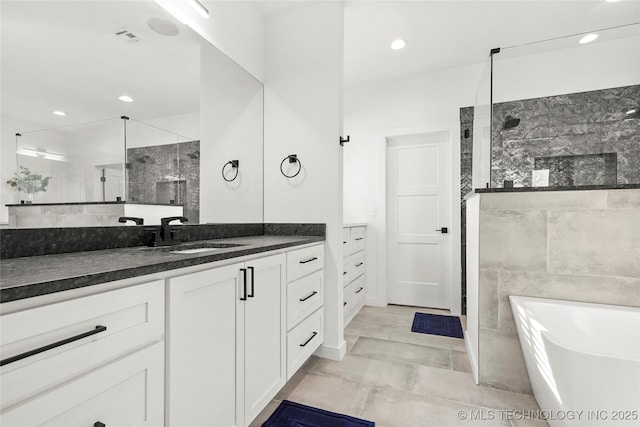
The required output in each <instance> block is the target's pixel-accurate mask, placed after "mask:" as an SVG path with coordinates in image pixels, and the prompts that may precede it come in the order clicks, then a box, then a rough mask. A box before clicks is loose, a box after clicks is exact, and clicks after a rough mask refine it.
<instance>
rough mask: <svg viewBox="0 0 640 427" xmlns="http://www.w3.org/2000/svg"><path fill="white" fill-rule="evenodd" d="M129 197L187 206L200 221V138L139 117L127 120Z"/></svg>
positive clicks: (191, 216)
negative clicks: (163, 127) (162, 126)
mask: <svg viewBox="0 0 640 427" xmlns="http://www.w3.org/2000/svg"><path fill="white" fill-rule="evenodd" d="M126 147H127V149H126V153H127V179H126V180H127V200H128V201H129V202H130V203H137V204H155V205H177V206H183V209H184V211H183V212H184V216H186V217H187V218H189V222H193V223H197V222H198V221H199V199H200V141H199V140H197V139H194V138H190V137H187V136H184V135H179V134H177V133H175V132H171V131H168V130H166V129H162V128H160V127H157V126H154V125H151V124H149V123H144V122H141V121H137V120H129V121H128V122H127V141H126Z"/></svg>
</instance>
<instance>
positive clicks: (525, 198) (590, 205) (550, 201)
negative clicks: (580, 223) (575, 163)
mask: <svg viewBox="0 0 640 427" xmlns="http://www.w3.org/2000/svg"><path fill="white" fill-rule="evenodd" d="M638 194H640V190H639V192H638ZM639 197H640V196H639ZM606 201H607V195H606V192H604V191H601V190H600V191H545V192H538V193H487V194H483V195H482V198H481V199H480V210H483V211H485V210H486V211H489V210H508V209H512V210H529V209H533V210H541V209H557V210H563V209H605V208H606Z"/></svg>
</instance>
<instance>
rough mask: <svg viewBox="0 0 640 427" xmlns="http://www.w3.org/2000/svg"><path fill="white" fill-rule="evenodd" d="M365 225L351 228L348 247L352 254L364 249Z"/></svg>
mask: <svg viewBox="0 0 640 427" xmlns="http://www.w3.org/2000/svg"><path fill="white" fill-rule="evenodd" d="M364 242H365V227H353V228H352V229H351V239H350V243H349V245H350V249H351V253H352V254H354V253H356V252H359V251H361V250H363V249H364Z"/></svg>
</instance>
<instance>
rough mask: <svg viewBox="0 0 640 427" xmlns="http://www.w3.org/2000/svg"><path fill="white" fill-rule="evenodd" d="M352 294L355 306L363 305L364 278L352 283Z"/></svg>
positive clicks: (361, 277)
mask: <svg viewBox="0 0 640 427" xmlns="http://www.w3.org/2000/svg"><path fill="white" fill-rule="evenodd" d="M350 286H351V292H352V298H353V305H354V306H356V307H357V306H358V305H360V304H362V303H363V301H364V296H365V293H366V291H365V281H364V276H360V277H359V278H358V279H356V280H355V281H353V282H352V283H351V285H350Z"/></svg>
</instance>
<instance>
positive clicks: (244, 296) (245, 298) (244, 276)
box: [240, 268, 247, 301]
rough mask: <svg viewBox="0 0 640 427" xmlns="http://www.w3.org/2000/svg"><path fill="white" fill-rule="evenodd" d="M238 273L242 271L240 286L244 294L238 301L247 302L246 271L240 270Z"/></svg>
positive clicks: (244, 269)
mask: <svg viewBox="0 0 640 427" xmlns="http://www.w3.org/2000/svg"><path fill="white" fill-rule="evenodd" d="M240 271H242V286H243V288H244V294H243V295H240V301H246V300H247V269H246V268H241V269H240Z"/></svg>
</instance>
